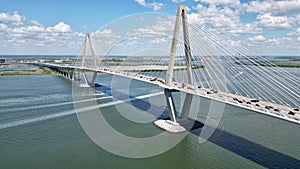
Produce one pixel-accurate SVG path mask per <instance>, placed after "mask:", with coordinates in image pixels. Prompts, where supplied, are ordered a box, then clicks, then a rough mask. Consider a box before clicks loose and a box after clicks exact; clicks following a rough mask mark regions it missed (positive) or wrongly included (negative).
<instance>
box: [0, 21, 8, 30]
mask: <svg viewBox="0 0 300 169" xmlns="http://www.w3.org/2000/svg"><path fill="white" fill-rule="evenodd" d="M6 29H7V25H6V24H4V23H0V31H5V30H6Z"/></svg>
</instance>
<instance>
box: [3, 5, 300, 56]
mask: <svg viewBox="0 0 300 169" xmlns="http://www.w3.org/2000/svg"><path fill="white" fill-rule="evenodd" d="M178 4H184V5H186V6H187V7H188V9H189V11H188V14H189V16H188V17H189V20H191V21H192V22H197V23H205V24H208V25H209V26H211V27H212V28H214V29H216V30H217V31H219V32H222V33H224V34H226V35H228V36H229V37H230V38H232V39H233V40H235V41H238V42H239V43H241V44H242V45H244V46H246V47H247V48H250V49H251V50H254V52H256V53H258V54H262V55H300V28H299V25H300V1H299V0H289V1H276V0H265V1H252V0H242V1H237V0H107V1H102V0H86V1H79V0H72V1H71V0H63V1H62V0H59V1H58V0H51V1H42V0H26V1H23V0H0V42H1V43H0V54H77V52H78V44H76V43H73V42H72V41H74V39H76V40H81V39H82V37H83V36H84V33H85V32H96V31H97V30H98V29H100V28H101V27H103V26H104V25H106V24H108V23H110V22H111V21H113V20H115V19H118V18H120V17H123V16H125V15H130V14H135V13H143V12H162V13H167V14H171V15H174V14H175V12H176V9H177V6H178ZM70 37H71V38H70ZM66 43H67V44H68V45H69V46H64V45H65V44H66ZM72 45H73V46H72ZM70 46H72V47H70ZM75 46H76V47H75Z"/></svg>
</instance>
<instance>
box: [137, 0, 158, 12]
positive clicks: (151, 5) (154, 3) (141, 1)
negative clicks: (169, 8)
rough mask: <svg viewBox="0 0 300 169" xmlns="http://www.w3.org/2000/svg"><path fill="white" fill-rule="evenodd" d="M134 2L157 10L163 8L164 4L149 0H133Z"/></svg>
mask: <svg viewBox="0 0 300 169" xmlns="http://www.w3.org/2000/svg"><path fill="white" fill-rule="evenodd" d="M134 1H135V2H137V3H138V4H140V5H142V6H144V7H146V8H151V9H153V10H154V11H158V10H160V9H162V8H163V6H164V4H163V3H160V2H151V3H146V1H145V0H134Z"/></svg>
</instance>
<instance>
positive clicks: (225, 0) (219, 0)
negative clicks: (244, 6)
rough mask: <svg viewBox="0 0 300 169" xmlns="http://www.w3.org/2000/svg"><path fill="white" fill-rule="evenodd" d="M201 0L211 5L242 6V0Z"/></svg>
mask: <svg viewBox="0 0 300 169" xmlns="http://www.w3.org/2000/svg"><path fill="white" fill-rule="evenodd" d="M200 1H201V2H204V3H207V4H211V5H233V6H236V7H238V6H240V5H241V4H240V1H238V0H200Z"/></svg>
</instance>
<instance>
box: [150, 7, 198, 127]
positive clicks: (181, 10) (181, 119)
mask: <svg viewBox="0 0 300 169" xmlns="http://www.w3.org/2000/svg"><path fill="white" fill-rule="evenodd" d="M186 11H187V7H186V6H183V5H179V6H178V8H177V13H176V20H175V26H174V32H173V39H172V46H171V51H170V57H169V64H168V70H167V74H166V88H165V89H164V93H165V97H166V101H167V106H168V109H169V116H170V120H171V121H163V120H157V121H155V122H154V123H155V124H156V125H157V126H159V127H160V128H163V129H165V130H167V131H170V132H182V131H185V129H186V128H189V127H190V125H188V127H186V124H188V123H189V122H188V115H189V112H190V107H191V104H192V99H193V95H192V94H189V93H187V94H186V95H185V99H184V102H183V106H182V110H181V113H180V115H179V113H178V112H177V111H176V108H175V105H174V101H173V95H172V93H173V92H177V90H174V89H172V85H173V72H174V65H175V59H176V49H177V45H178V40H179V31H180V26H181V23H182V30H183V42H184V54H185V61H186V68H187V69H186V70H187V80H188V81H187V82H188V83H189V85H191V86H194V77H193V72H192V59H191V48H190V40H189V31H188V20H187V12H186Z"/></svg>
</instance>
